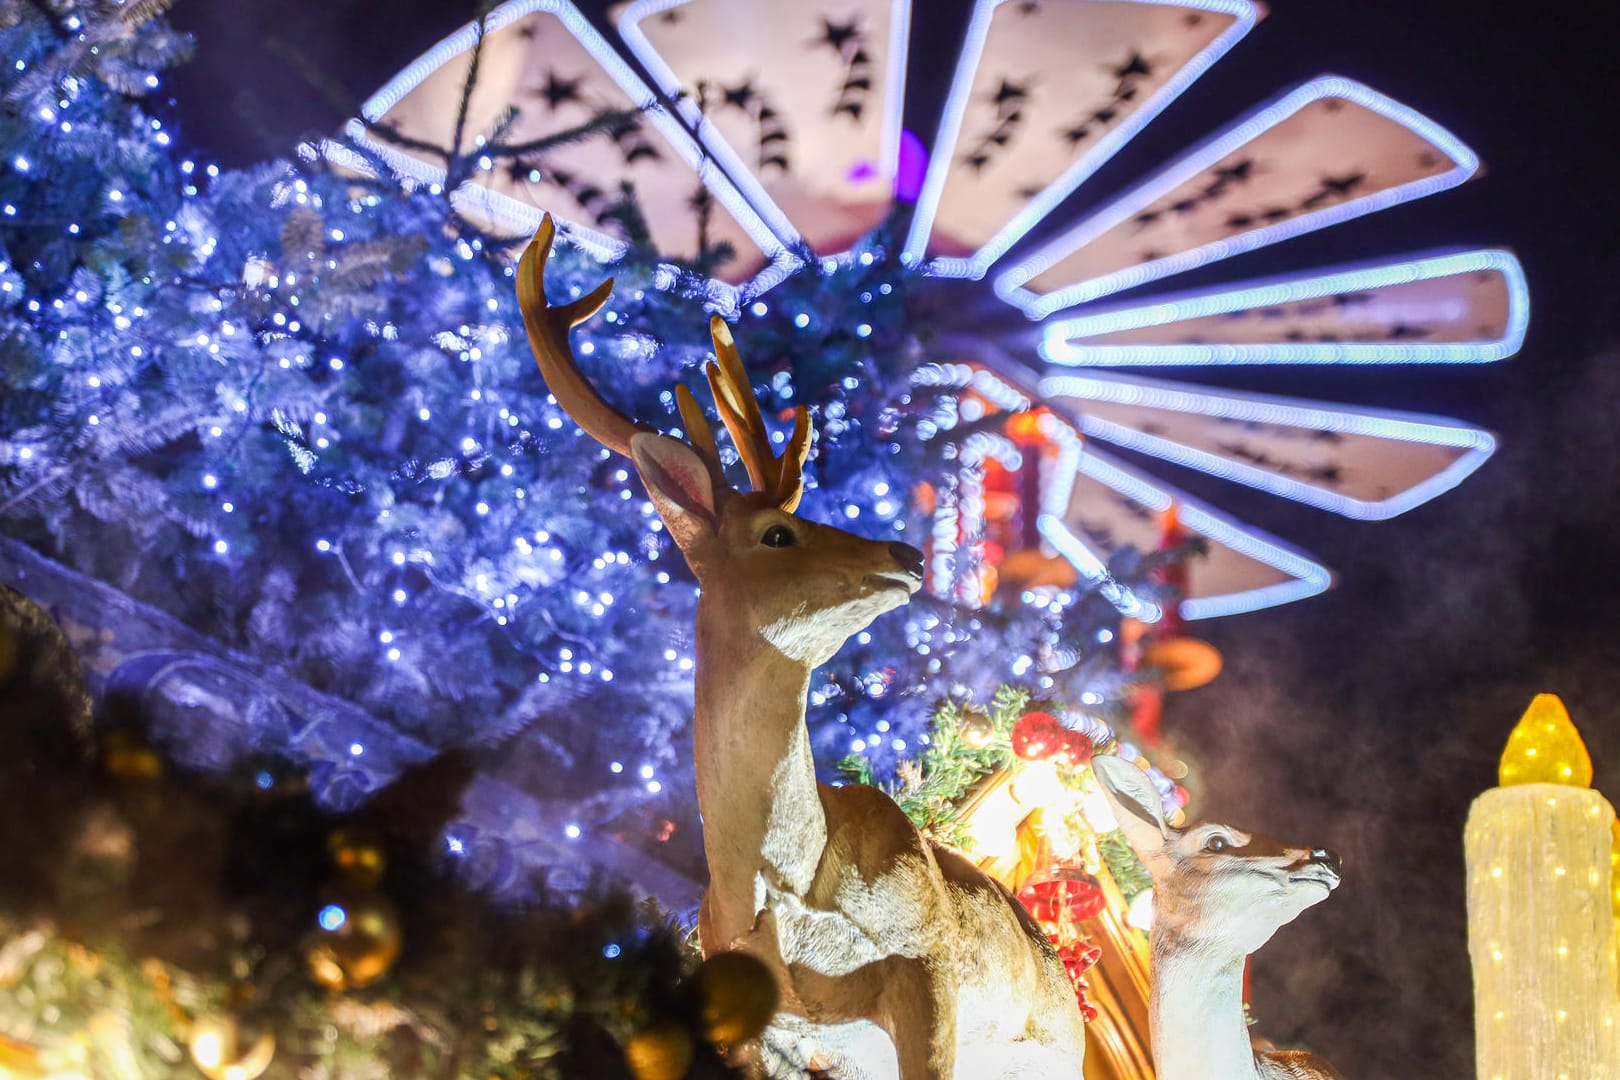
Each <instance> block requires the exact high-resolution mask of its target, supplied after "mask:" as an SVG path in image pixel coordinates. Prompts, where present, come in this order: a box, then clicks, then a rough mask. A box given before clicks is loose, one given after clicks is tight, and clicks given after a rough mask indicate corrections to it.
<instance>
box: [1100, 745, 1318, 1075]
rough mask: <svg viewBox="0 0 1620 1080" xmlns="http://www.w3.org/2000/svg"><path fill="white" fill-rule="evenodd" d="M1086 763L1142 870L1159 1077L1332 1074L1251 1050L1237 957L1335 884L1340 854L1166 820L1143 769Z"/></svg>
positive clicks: (1297, 1057)
mask: <svg viewBox="0 0 1620 1080" xmlns="http://www.w3.org/2000/svg"><path fill="white" fill-rule="evenodd" d="M1091 767H1092V770H1093V772H1095V774H1096V776H1097V779H1098V780H1099V781H1100V782H1101V784H1102V788H1103V793H1104V794H1105V795H1106V796H1107V797H1108V802H1109V804H1110V805H1111V806H1112V807H1113V810H1114V816H1115V817H1116V818H1117V819H1118V821H1119V825H1120V828H1121V829H1123V830H1124V832H1125V839H1126V840H1127V841H1129V842H1130V845H1131V847H1132V849H1133V850H1135V852H1136V854H1137V856H1138V857H1139V858H1141V860H1142V862H1143V864H1144V865H1145V866H1146V867H1147V870H1148V872H1149V873H1150V874H1152V875H1153V934H1152V938H1153V941H1152V972H1153V989H1152V993H1151V996H1150V998H1149V1001H1148V1017H1149V1025H1150V1027H1151V1029H1152V1036H1153V1068H1154V1072H1155V1073H1156V1074H1157V1076H1158V1080H1340V1076H1339V1073H1338V1072H1337V1071H1335V1070H1334V1068H1333V1067H1332V1066H1331V1065H1329V1064H1328V1063H1327V1062H1325V1061H1323V1060H1322V1059H1321V1058H1319V1057H1317V1056H1315V1055H1314V1054H1308V1053H1303V1052H1298V1051H1276V1052H1263V1051H1256V1050H1255V1049H1254V1047H1253V1044H1252V1043H1251V1042H1250V1040H1249V1030H1248V1022H1247V1020H1246V1018H1245V1016H1244V1014H1243V965H1244V962H1245V961H1246V960H1247V958H1248V956H1249V954H1250V953H1252V952H1254V951H1255V950H1257V949H1259V948H1260V946H1262V945H1264V944H1265V943H1266V942H1267V941H1270V940H1271V936H1272V935H1273V934H1275V933H1276V932H1277V931H1278V930H1279V929H1280V928H1281V927H1283V926H1285V925H1287V924H1288V923H1290V922H1293V921H1294V919H1295V918H1296V917H1297V916H1298V915H1299V913H1300V912H1302V911H1304V910H1305V909H1306V908H1308V907H1310V906H1311V905H1313V904H1319V903H1321V902H1322V901H1323V900H1326V899H1327V896H1328V893H1330V892H1332V891H1333V890H1334V889H1335V888H1337V887H1338V885H1339V877H1340V869H1339V857H1338V856H1337V855H1335V854H1333V853H1332V852H1331V851H1328V850H1326V849H1324V848H1296V847H1288V846H1287V845H1285V844H1281V843H1278V842H1277V841H1275V840H1272V839H1270V838H1268V837H1264V836H1258V835H1256V834H1254V833H1248V832H1243V831H1242V830H1241V829H1235V828H1233V827H1232V826H1230V825H1220V824H1216V823H1214V822H1200V823H1199V824H1197V825H1192V826H1190V827H1188V828H1185V829H1177V828H1173V827H1172V826H1171V825H1170V823H1169V822H1167V821H1166V820H1165V817H1164V805H1163V803H1162V802H1161V801H1160V799H1159V793H1158V791H1156V790H1155V789H1154V787H1153V784H1152V782H1151V781H1149V780H1148V778H1147V775H1146V774H1145V773H1144V772H1143V771H1142V770H1141V769H1139V768H1137V767H1136V766H1134V765H1132V764H1131V763H1130V762H1128V761H1125V760H1124V759H1122V758H1118V757H1114V756H1112V755H1098V756H1097V757H1095V758H1093V759H1092V761H1091Z"/></svg>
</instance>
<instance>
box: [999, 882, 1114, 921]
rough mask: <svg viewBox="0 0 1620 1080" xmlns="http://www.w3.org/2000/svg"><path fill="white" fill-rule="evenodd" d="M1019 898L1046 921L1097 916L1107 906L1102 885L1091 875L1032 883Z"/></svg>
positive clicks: (1034, 913)
mask: <svg viewBox="0 0 1620 1080" xmlns="http://www.w3.org/2000/svg"><path fill="white" fill-rule="evenodd" d="M1018 900H1019V902H1020V903H1022V904H1023V905H1024V907H1025V908H1026V909H1027V910H1028V911H1029V913H1030V914H1031V915H1033V916H1035V918H1036V919H1037V920H1038V921H1040V922H1043V923H1055V922H1061V921H1062V920H1063V919H1065V918H1067V919H1071V920H1074V921H1076V922H1079V921H1081V920H1084V919H1091V918H1095V917H1096V916H1097V915H1099V914H1101V913H1102V909H1103V908H1104V907H1106V906H1107V905H1108V898H1107V896H1105V895H1104V894H1103V891H1102V886H1100V885H1098V884H1097V882H1096V880H1095V879H1093V878H1091V877H1089V876H1081V877H1063V878H1048V879H1047V880H1045V881H1035V882H1031V883H1030V884H1028V885H1025V886H1024V889H1023V891H1022V892H1020V893H1019V894H1018Z"/></svg>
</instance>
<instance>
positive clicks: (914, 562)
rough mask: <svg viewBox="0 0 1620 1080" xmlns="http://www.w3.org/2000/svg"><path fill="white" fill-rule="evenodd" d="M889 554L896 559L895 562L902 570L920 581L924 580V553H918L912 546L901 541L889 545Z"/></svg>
mask: <svg viewBox="0 0 1620 1080" xmlns="http://www.w3.org/2000/svg"><path fill="white" fill-rule="evenodd" d="M889 554H890V555H892V556H893V557H894V561H895V562H896V563H899V564H900V569H902V570H904V571H905V572H906V573H908V574H910V575H911V576H912V577H914V578H916V579H917V580H918V581H921V580H922V576H923V553H922V552H920V551H918V550H917V549H916V548H914V547H912V546H911V545H910V544H902V543H901V542H900V541H898V540H896V541H895V542H894V543H892V544H890V545H889Z"/></svg>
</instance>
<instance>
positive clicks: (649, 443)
mask: <svg viewBox="0 0 1620 1080" xmlns="http://www.w3.org/2000/svg"><path fill="white" fill-rule="evenodd" d="M555 235H556V228H555V226H554V225H553V224H552V221H551V217H550V215H547V216H546V217H545V219H544V220H543V221H542V222H541V224H540V228H539V230H538V231H537V232H536V233H535V236H534V239H533V240H532V241H531V242H530V243H529V246H528V248H527V250H525V251H524V253H523V258H522V260H521V261H520V262H519V264H518V272H517V292H518V306H519V308H520V309H521V310H522V312H523V323H524V327H525V328H526V330H527V331H528V335H529V345H530V348H531V349H532V350H533V351H534V356H535V360H536V362H537V363H538V364H539V365H540V372H541V374H542V375H544V376H545V380H546V385H547V386H548V387H549V388H550V390H551V393H552V395H553V396H554V397H555V398H556V399H557V401H558V403H559V404H560V405H561V406H562V408H563V410H564V411H566V412H567V413H568V414H569V416H571V417H573V419H574V422H575V423H577V424H578V425H579V426H580V427H581V428H582V429H583V430H584V431H585V432H586V433H587V434H588V435H590V436H591V437H592V438H594V439H596V440H597V441H598V442H600V443H601V444H602V445H603V446H606V447H608V448H609V449H611V450H615V451H617V452H619V453H621V454H625V455H627V456H628V457H629V458H630V459H631V461H632V462H634V464H635V467H636V472H637V473H638V474H639V475H640V477H641V480H642V483H643V484H644V485H645V486H646V488H647V494H648V496H649V497H650V498H651V500H652V504H653V507H654V508H655V509H656V510H657V511H658V516H659V517H660V519H662V521H663V522H664V526H665V528H666V529H667V530H668V531H669V534H670V536H671V538H673V539H674V541H675V543H676V545H677V546H678V547H679V548H680V549H681V552H682V554H684V555H685V556H686V561H687V565H689V566H690V567H691V568H692V572H693V573H694V574H696V575H697V578H698V581H699V583H700V584H701V585H702V588H703V595H704V599H703V603H704V605H706V606H707V607H709V608H711V609H713V610H717V611H720V612H722V613H723V614H724V616H725V618H726V620H727V622H728V624H729V625H732V626H736V627H738V628H740V629H742V630H744V631H745V632H751V633H755V634H757V635H759V636H760V637H763V638H764V639H765V640H767V641H768V642H770V644H771V645H773V646H774V647H775V648H777V649H778V650H779V651H781V652H782V653H783V654H784V655H786V656H788V657H790V658H792V659H794V660H798V661H801V662H803V663H806V664H809V665H812V666H814V665H817V664H822V663H825V662H826V661H827V660H829V659H831V658H832V655H833V654H834V653H836V652H837V651H838V649H839V648H840V647H841V646H842V645H843V644H844V642H845V641H846V640H848V638H849V637H850V636H851V635H853V634H855V633H856V632H857V631H859V630H861V629H863V628H864V627H866V626H867V625H868V624H869V623H871V621H872V620H873V619H875V618H876V617H877V616H879V615H881V614H883V613H884V612H886V611H889V610H892V609H893V608H896V607H899V606H900V605H902V604H904V603H906V602H907V601H908V600H909V599H910V598H911V595H912V593H914V592H916V591H917V589H918V587H919V586H921V584H922V570H923V556H922V552H920V551H918V550H917V549H916V548H914V547H911V546H910V545H908V544H902V543H897V542H890V541H883V540H868V539H866V538H864V537H860V536H856V535H854V534H853V533H849V532H846V531H844V530H843V529H838V528H834V527H832V526H830V525H821V524H817V523H815V522H812V521H808V520H806V519H805V518H802V517H799V516H798V515H797V514H795V513H794V511H795V510H796V509H797V508H798V505H799V500H800V498H801V497H802V496H803V494H804V463H805V460H806V459H807V458H808V457H809V453H810V440H811V434H812V432H811V426H810V413H809V410H808V409H807V408H806V407H805V406H803V405H801V406H799V408H798V409H797V410H796V412H795V415H794V422H793V434H792V436H791V437H790V438H789V439H788V442H787V446H786V448H785V449H784V451H783V453H782V454H781V455H780V456H777V455H776V454H775V453H774V452H773V450H772V448H771V442H770V435H769V432H768V431H767V430H766V428H765V421H764V418H763V417H762V416H761V415H760V411H759V403H758V402H757V401H756V400H755V398H754V394H753V391H752V389H751V387H750V385H749V382H748V375H747V372H746V371H745V370H744V368H743V366H742V360H741V358H740V357H739V356H738V354H737V346H736V342H735V341H734V340H733V339H732V336H731V328H730V327H728V326H727V325H726V323H725V321H724V320H723V319H721V318H720V317H719V316H715V317H714V318H712V319H711V320H710V323H709V330H710V335H711V337H712V338H713V341H714V352H715V357H716V359H715V360H714V361H712V362H710V363H709V365H708V367H707V375H708V380H709V388H710V390H711V392H712V393H713V395H714V403H715V410H716V412H718V414H719V416H720V419H721V421H722V422H723V423H724V424H725V426H726V430H727V431H729V432H730V433H731V438H732V442H733V444H734V445H735V447H736V449H737V453H738V456H739V457H740V458H741V459H742V462H743V465H744V467H745V468H746V469H747V470H748V476H749V480H750V482H751V487H752V490H750V491H746V492H745V491H739V490H737V489H735V488H733V487H732V486H731V485H730V484H729V483H728V482H727V481H726V477H725V470H724V466H723V464H722V462H721V460H720V453H719V450H718V448H717V445H716V443H715V438H714V431H713V429H712V428H711V426H710V425H709V421H708V418H707V417H706V416H705V415H704V413H703V409H702V408H701V407H700V406H699V405H698V403H697V399H696V398H695V397H693V396H692V393H691V391H690V390H688V389H687V388H686V387H685V386H684V385H682V386H677V387H676V388H675V398H676V403H677V405H678V407H679V409H680V414H681V422H682V425H683V426H684V427H685V429H686V432H687V439H686V441H682V440H680V439H675V438H672V437H670V436H668V435H661V434H659V433H658V432H656V431H654V430H652V429H651V428H650V427H648V426H646V425H644V424H641V423H638V422H637V421H635V420H633V419H631V418H629V417H627V416H624V415H623V414H621V413H620V412H618V411H617V410H616V409H614V408H613V407H612V406H611V405H609V404H608V403H607V402H606V401H604V400H603V399H602V397H601V395H600V394H598V393H597V392H596V390H595V388H594V387H592V386H591V384H590V382H589V381H588V380H587V379H586V378H585V376H584V374H583V373H582V372H581V371H580V369H579V365H578V362H577V361H576V360H575V358H574V355H573V351H572V348H571V347H570V345H569V342H568V332H569V330H571V329H572V328H573V327H575V326H577V325H578V324H580V323H581V322H584V321H585V320H586V319H588V318H590V317H591V316H592V315H594V314H595V313H596V312H597V311H598V310H599V309H600V308H601V306H602V305H603V304H604V303H606V302H607V299H608V296H609V295H610V294H611V293H612V291H613V282H612V281H611V280H609V281H605V282H603V283H602V285H600V286H598V287H597V288H596V289H595V290H594V291H593V292H591V293H590V294H588V295H586V296H584V297H581V298H580V299H578V300H575V301H573V302H571V303H568V304H564V305H560V306H552V305H551V304H549V303H548V302H547V300H546V295H545V282H544V272H545V264H546V260H547V258H548V257H549V255H550V253H551V245H552V242H553V240H554V238H555Z"/></svg>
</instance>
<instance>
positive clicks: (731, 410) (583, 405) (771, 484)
mask: <svg viewBox="0 0 1620 1080" xmlns="http://www.w3.org/2000/svg"><path fill="white" fill-rule="evenodd" d="M556 235H557V227H556V225H555V224H553V222H552V220H551V215H550V214H547V215H546V216H545V217H544V218H542V219H541V221H540V228H539V229H537V230H536V231H535V234H534V239H533V240H531V241H529V246H528V247H527V248H526V249H525V250H524V252H523V258H522V259H521V260H519V262H518V271H517V293H518V308H519V309H520V310H521V311H522V312H523V325H524V327H525V328H526V329H527V330H528V332H529V348H530V349H532V350H533V351H534V358H535V361H536V362H537V363H538V364H539V365H540V374H541V375H543V376H545V380H546V385H547V386H549V387H550V388H551V393H552V394H553V395H554V396H555V397H556V399H557V403H558V404H560V405H561V406H562V408H563V411H564V412H566V413H567V414H568V415H569V416H571V417H573V418H574V422H575V423H577V424H578V425H579V426H580V427H581V428H583V429H584V430H585V433H586V434H588V435H590V436H591V437H592V438H593V439H595V440H596V441H597V442H599V443H601V444H602V445H603V446H606V447H607V448H609V449H610V450H617V451H618V452H619V453H621V454H625V455H628V454H629V453H630V437H631V436H632V435H634V434H636V433H637V432H639V431H645V432H651V431H652V429H651V428H649V427H647V426H646V425H645V424H640V423H637V422H636V421H634V420H632V419H630V418H629V417H627V416H625V415H624V414H623V413H620V412H619V411H618V410H616V409H614V408H613V406H611V405H609V404H608V403H607V402H606V401H604V400H602V396H601V395H600V394H598V393H597V392H596V390H595V388H594V387H592V386H591V384H590V382H589V381H587V380H586V378H585V376H584V374H583V373H582V372H581V371H580V370H579V362H578V361H577V360H575V359H574V352H573V349H572V348H571V347H570V346H569V344H568V332H569V330H571V329H573V328H574V327H576V326H578V325H579V324H580V323H582V322H584V321H585V320H586V319H588V318H590V317H591V316H592V315H595V314H596V313H597V311H598V310H600V309H601V307H602V305H603V304H605V303H607V299H608V296H609V295H610V294H611V293H612V292H613V279H612V278H609V279H608V280H607V281H604V282H603V283H602V284H600V285H598V286H597V287H596V288H595V289H594V290H592V291H591V292H590V293H589V294H588V295H586V296H582V297H580V298H579V299H578V300H575V301H573V302H571V303H568V304H563V305H562V306H560V307H553V306H552V305H551V304H550V303H548V302H547V300H546V287H545V269H546V260H547V259H548V258H550V256H551V244H552V241H553V240H554V239H555V238H556ZM709 335H710V337H712V338H713V339H714V354H715V356H716V357H718V361H717V362H713V361H711V362H710V363H709V365H708V368H707V373H708V376H709V389H710V390H711V391H712V392H713V393H714V404H715V408H716V410H718V412H719V413H720V419H721V421H722V422H724V423H725V425H726V430H727V431H729V432H731V441H732V442H733V443H735V444H736V446H737V453H738V454H739V455H740V456H741V457H742V461H743V465H744V467H745V468H747V470H748V479H749V480H750V481H751V482H752V484H753V486H754V490H755V491H756V492H759V493H761V494H763V495H765V496H766V497H767V498H768V499H769V500H770V501H771V502H773V503H775V504H776V505H777V506H779V507H781V508H782V509H783V510H786V511H788V512H789V513H792V512H793V511H794V510H795V509H797V508H798V505H799V499H800V498H801V497H802V496H803V495H804V463H805V459H806V458H808V457H809V456H810V435H811V427H810V410H809V409H808V408H806V407H805V406H803V405H800V406H799V407H798V408H797V409H795V410H794V414H793V436H792V437H791V438H790V439H789V440H788V445H787V449H786V451H784V452H783V454H782V456H781V457H780V458H778V457H776V456H775V455H774V454H772V453H771V439H770V434H769V433H768V432H767V431H766V430H765V420H764V418H763V417H762V416H761V415H760V412H759V402H758V401H757V400H755V398H754V392H753V389H752V388H751V387H750V386H749V383H748V373H747V372H746V371H745V370H744V369H743V366H742V358H741V357H739V356H738V355H737V343H736V341H735V340H733V339H732V336H731V328H730V327H729V326H727V325H726V323H725V320H724V319H722V318H720V316H718V315H716V316H714V317H713V318H711V319H710V320H709ZM675 403H676V406H677V407H678V408H679V409H680V413H681V422H682V423H683V424H684V425H685V427H686V431H687V441H688V443H689V444H690V445H691V447H692V449H693V450H696V451H697V452H698V455H699V456H700V457H702V458H703V460H704V461H705V462H707V463H708V465H709V468H710V470H711V471H712V472H713V473H714V475H715V477H716V478H717V479H720V480H722V481H723V479H724V476H725V472H724V469H723V468H722V467H721V463H720V451H719V449H718V447H717V446H716V445H715V441H714V429H713V428H711V427H710V426H709V421H708V419H707V418H706V417H705V416H704V415H703V409H702V407H701V406H699V405H698V403H697V399H696V398H695V397H693V396H692V392H691V391H690V390H688V389H687V388H686V387H685V386H684V385H681V386H676V388H675Z"/></svg>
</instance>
